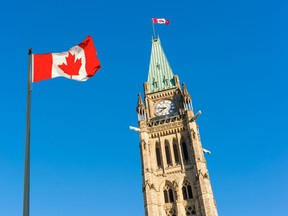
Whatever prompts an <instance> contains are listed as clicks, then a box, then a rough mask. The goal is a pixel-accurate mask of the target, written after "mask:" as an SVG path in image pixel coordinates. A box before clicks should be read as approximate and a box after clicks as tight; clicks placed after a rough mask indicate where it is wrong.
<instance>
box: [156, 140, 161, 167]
mask: <svg viewBox="0 0 288 216" xmlns="http://www.w3.org/2000/svg"><path fill="white" fill-rule="evenodd" d="M156 160H157V166H158V167H159V168H160V167H161V166H162V161H161V150H160V146H159V144H158V143H157V144H156Z"/></svg>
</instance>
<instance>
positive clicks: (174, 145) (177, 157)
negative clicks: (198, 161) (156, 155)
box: [173, 141, 180, 164]
mask: <svg viewBox="0 0 288 216" xmlns="http://www.w3.org/2000/svg"><path fill="white" fill-rule="evenodd" d="M173 152H174V159H175V163H176V164H179V163H180V159H179V153H178V147H177V143H176V142H175V141H174V143H173Z"/></svg>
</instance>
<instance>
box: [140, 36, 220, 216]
mask: <svg viewBox="0 0 288 216" xmlns="http://www.w3.org/2000/svg"><path fill="white" fill-rule="evenodd" d="M164 70H165V71H164ZM137 113H138V124H139V128H140V132H139V137H140V149H141V160H142V176H143V194H144V202H145V214H146V216H187V215H192V216H193V215H197V216H217V215H218V213H217V209H216V204H215V200H214V197H213V192H212V188H211V183H210V177H209V174H208V170H207V166H206V160H205V157H204V155H203V148H202V145H201V139H200V133H199V128H198V125H197V123H196V117H197V116H195V114H194V112H193V109H192V99H191V97H190V95H189V93H188V91H187V89H186V86H185V84H182V86H180V82H179V79H178V76H175V75H173V72H172V70H171V68H170V65H169V63H168V61H167V59H166V56H165V54H164V51H163V49H162V47H161V43H160V39H159V38H157V39H153V40H152V52H151V59H150V68H149V75H148V81H147V82H146V83H144V102H143V100H142V97H141V95H140V94H139V95H138V103H137Z"/></svg>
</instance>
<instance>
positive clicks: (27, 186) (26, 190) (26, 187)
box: [23, 48, 32, 216]
mask: <svg viewBox="0 0 288 216" xmlns="http://www.w3.org/2000/svg"><path fill="white" fill-rule="evenodd" d="M31 62H32V48H30V49H28V84H27V112H26V149H25V171H24V202H23V216H29V207H30V112H31Z"/></svg>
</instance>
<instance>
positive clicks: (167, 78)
mask: <svg viewBox="0 0 288 216" xmlns="http://www.w3.org/2000/svg"><path fill="white" fill-rule="evenodd" d="M147 84H148V93H152V92H158V91H163V90H166V89H170V88H173V87H175V83H174V79H173V72H172V69H171V67H170V65H169V62H168V60H167V58H166V56H165V53H164V51H163V49H162V46H161V42H160V38H157V39H153V40H152V51H151V57H150V66H149V74H148V81H147Z"/></svg>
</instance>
